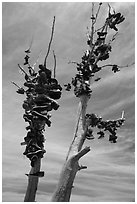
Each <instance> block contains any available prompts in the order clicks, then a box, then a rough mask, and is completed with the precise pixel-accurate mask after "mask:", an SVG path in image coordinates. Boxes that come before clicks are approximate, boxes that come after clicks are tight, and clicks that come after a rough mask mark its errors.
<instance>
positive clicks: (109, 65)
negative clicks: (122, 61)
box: [100, 62, 135, 68]
mask: <svg viewBox="0 0 137 204" xmlns="http://www.w3.org/2000/svg"><path fill="white" fill-rule="evenodd" d="M133 64H135V62H133V63H131V64H130V65H129V64H127V65H123V66H120V65H117V67H118V68H125V67H130V66H132V65H133ZM114 65H115V64H106V65H103V66H101V67H100V68H104V67H113V66H114Z"/></svg>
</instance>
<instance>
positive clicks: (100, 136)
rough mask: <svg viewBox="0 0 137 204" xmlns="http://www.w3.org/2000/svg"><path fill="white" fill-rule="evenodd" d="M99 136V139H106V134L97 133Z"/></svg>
mask: <svg viewBox="0 0 137 204" xmlns="http://www.w3.org/2000/svg"><path fill="white" fill-rule="evenodd" d="M97 134H98V135H99V137H98V139H101V138H103V137H104V135H105V134H104V132H102V131H100V132H97Z"/></svg>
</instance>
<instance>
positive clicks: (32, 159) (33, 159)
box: [30, 155, 38, 167]
mask: <svg viewBox="0 0 137 204" xmlns="http://www.w3.org/2000/svg"><path fill="white" fill-rule="evenodd" d="M30 160H31V166H32V167H34V165H35V162H36V161H37V160H38V156H37V155H33V156H32V157H31V159H30Z"/></svg>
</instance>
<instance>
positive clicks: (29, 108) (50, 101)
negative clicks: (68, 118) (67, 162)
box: [17, 53, 62, 167]
mask: <svg viewBox="0 0 137 204" xmlns="http://www.w3.org/2000/svg"><path fill="white" fill-rule="evenodd" d="M24 59H25V62H24V65H28V69H29V74H30V75H28V74H27V73H26V74H25V80H26V81H25V83H24V87H26V88H27V89H26V90H25V89H24V88H19V89H18V90H17V93H19V94H24V93H26V100H24V102H23V105H22V107H23V109H25V114H24V115H23V118H24V120H25V122H28V123H29V125H28V126H27V127H26V130H27V131H28V133H27V136H26V137H24V142H22V143H21V145H26V149H25V152H24V153H23V154H24V155H26V157H28V158H29V159H30V161H31V166H32V167H33V166H34V163H35V162H36V161H37V159H38V158H42V157H43V155H44V153H45V152H46V151H45V150H44V145H43V143H44V142H45V138H44V135H43V132H44V130H45V125H47V126H48V127H50V126H51V121H50V120H49V119H50V117H51V114H49V112H50V111H52V110H57V109H58V108H59V104H58V103H57V101H56V100H58V99H60V97H61V91H62V87H61V86H60V85H59V84H58V81H57V80H56V79H55V78H52V77H51V75H52V72H51V70H50V69H47V68H46V67H45V66H44V65H42V64H40V65H39V71H38V73H37V72H35V71H34V69H33V68H32V67H31V66H30V64H29V61H28V60H29V55H28V53H27V55H26V56H25V58H24Z"/></svg>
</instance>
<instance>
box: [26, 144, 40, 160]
mask: <svg viewBox="0 0 137 204" xmlns="http://www.w3.org/2000/svg"><path fill="white" fill-rule="evenodd" d="M39 152H42V149H41V148H40V147H38V145H36V144H32V145H29V146H27V147H26V151H25V153H23V154H24V155H26V156H27V157H28V158H31V156H32V155H34V154H35V155H36V154H37V153H39Z"/></svg>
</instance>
